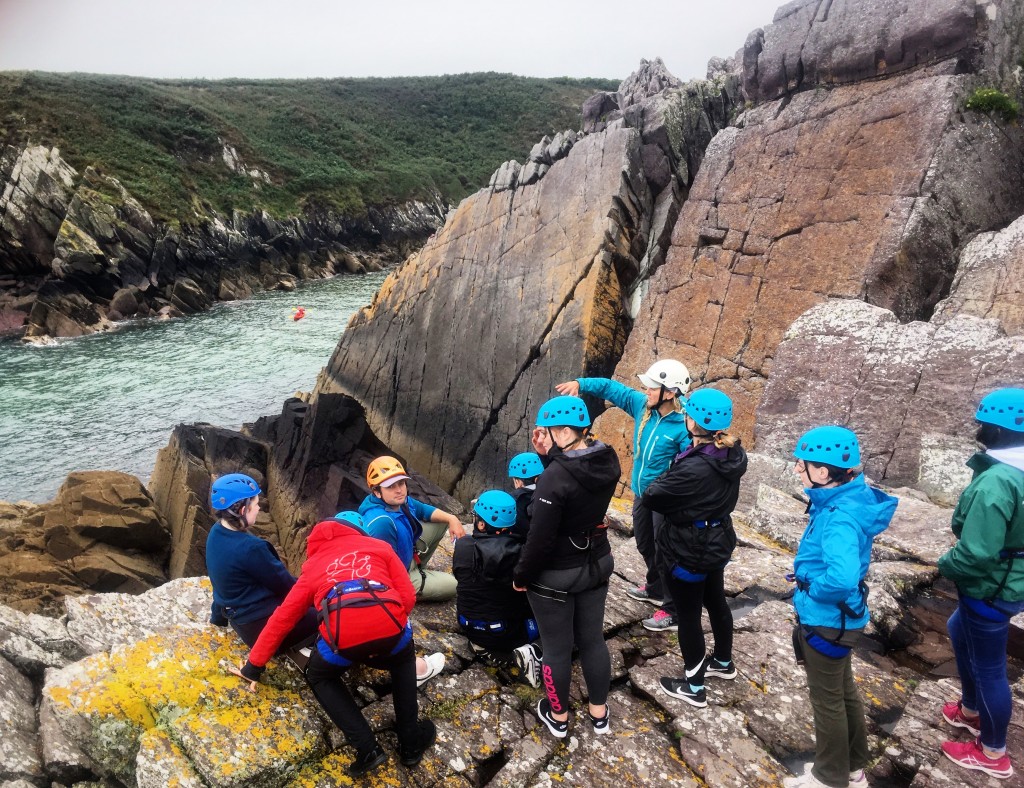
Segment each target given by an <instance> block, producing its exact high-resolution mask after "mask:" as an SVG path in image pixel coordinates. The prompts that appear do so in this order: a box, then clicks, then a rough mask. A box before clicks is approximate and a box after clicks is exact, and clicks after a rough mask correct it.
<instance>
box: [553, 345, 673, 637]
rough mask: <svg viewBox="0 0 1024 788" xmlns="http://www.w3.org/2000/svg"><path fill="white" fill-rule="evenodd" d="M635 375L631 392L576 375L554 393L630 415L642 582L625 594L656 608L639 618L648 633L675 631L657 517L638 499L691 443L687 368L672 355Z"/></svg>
mask: <svg viewBox="0 0 1024 788" xmlns="http://www.w3.org/2000/svg"><path fill="white" fill-rule="evenodd" d="M637 377H638V378H639V379H640V383H641V385H642V386H643V387H644V390H643V391H635V390H634V389H631V388H630V387H629V386H625V385H623V384H622V383H619V382H618V381H616V380H609V379H608V378H579V379H577V380H570V381H567V382H566V383H559V384H558V385H557V386H555V389H556V390H557V391H558V393H559V394H567V395H571V396H579V394H580V392H582V393H584V394H592V395H594V396H596V397H601V398H602V399H606V400H608V401H609V402H611V403H612V404H613V405H615V406H616V407H617V408H621V409H622V410H624V411H625V412H626V413H628V414H629V415H630V416H631V417H632V418H633V424H634V426H633V473H632V475H631V477H630V482H629V484H630V487H631V488H632V490H633V496H634V497H633V535H634V536H635V537H636V549H637V550H639V551H640V555H641V556H642V557H643V559H644V564H646V566H647V577H646V579H645V581H644V582H643V583H641V584H640V585H638V586H635V587H633V588H630V589H629V590H628V591H626V595H627V596H630V597H632V598H633V599H638V600H640V601H641V602H648V603H650V604H652V605H654V606H655V607H658V608H660V610H656V611H655V612H654V615H652V616H651V617H650V618H645V619H644V620H643V625H644V628H646V629H649V630H651V631H652V632H675V631H676V629H678V627H677V624H676V609H675V603H674V602H673V601H672V598H671V596H669V595H668V593H667V592H666V591H665V589H664V585H665V584H664V580H663V578H662V577H661V571H660V569H659V564H658V560H657V556H656V547H655V544H656V541H657V535H658V531H659V530H660V528H661V524H662V522H663V520H662V516H661V515H660V514H658V513H655V512H652V511H651V510H650V509H648V508H647V507H646V506H645V505H644V503H643V500H642V496H643V493H644V491H645V490H646V489H647V485H648V484H650V483H651V482H652V481H654V480H655V479H656V478H657V477H658V476H660V475H661V474H662V473H664V472H665V471H666V470H668V467H669V465H670V464H671V462H672V458H673V457H675V456H676V455H677V454H678V453H679V452H681V451H682V450H683V449H685V448H686V447H687V446H688V445H689V444H690V438H689V435H688V434H687V432H686V419H685V417H684V415H683V412H682V411H683V396H684V395H685V394H686V392H687V391H689V389H690V371H689V370H688V369H687V368H686V366H685V365H683V364H682V363H680V362H679V361H675V360H674V359H670V358H665V359H662V360H660V361H655V362H654V363H653V364H651V366H650V368H649V369H648V370H647V371H646V372H643V373H641V374H638V375H637Z"/></svg>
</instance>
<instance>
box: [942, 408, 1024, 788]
mask: <svg viewBox="0 0 1024 788" xmlns="http://www.w3.org/2000/svg"><path fill="white" fill-rule="evenodd" d="M975 419H977V421H978V425H979V428H978V433H977V441H978V443H980V444H981V445H982V446H983V447H984V448H983V449H982V451H979V452H978V453H976V454H975V455H974V456H973V457H971V459H970V460H968V461H967V467H969V468H970V469H971V470H972V471H974V478H973V479H972V480H971V483H970V484H969V485H968V486H967V489H965V490H964V491H963V493H962V494H961V495H960V500H959V501H957V505H956V509H954V510H953V533H954V534H955V535H956V537H957V540H958V541H957V542H956V544H955V545H953V547H952V548H951V549H950V550H949V552H947V553H946V554H945V555H943V556H942V557H941V558H940V559H939V573H940V574H942V575H943V576H944V577H948V578H949V579H950V580H952V581H953V582H954V583H956V587H957V592H958V594H959V598H960V601H959V605H958V606H957V609H956V610H955V611H953V615H952V616H950V618H949V624H948V628H949V637H950V640H951V641H952V643H953V653H954V654H955V656H956V667H957V673H959V675H960V685H961V690H962V693H963V694H962V696H961V698H960V699H959V700H957V701H952V702H950V703H947V704H946V705H945V706H944V707H943V708H942V717H943V719H944V720H945V721H946V722H948V723H949V724H950V725H952V726H954V727H957V728H963V729H964V730H966V731H968V732H969V733H970V734H971V739H970V740H969V741H965V742H961V741H947V742H943V743H942V752H943V754H944V755H945V756H946V757H947V758H949V759H950V760H951V761H953V762H954V763H956V764H957V765H959V766H963V767H964V768H966V769H976V770H978V771H982V772H984V773H985V774H988V775H991V776H992V777H997V778H999V779H1004V778H1007V777H1010V776H1011V775H1012V774H1013V766H1012V765H1011V764H1010V757H1009V755H1007V753H1006V731H1007V729H1008V727H1009V724H1010V716H1011V709H1012V705H1013V704H1012V700H1011V692H1010V684H1009V681H1008V680H1007V677H1006V645H1007V641H1008V638H1009V629H1010V619H1011V618H1012V617H1013V616H1015V615H1016V614H1018V613H1020V612H1021V611H1022V610H1024V389H1017V388H1004V389H999V390H997V391H993V392H992V393H991V394H989V395H988V396H986V397H985V398H984V399H982V400H981V404H980V405H979V406H978V410H977V413H976V414H975Z"/></svg>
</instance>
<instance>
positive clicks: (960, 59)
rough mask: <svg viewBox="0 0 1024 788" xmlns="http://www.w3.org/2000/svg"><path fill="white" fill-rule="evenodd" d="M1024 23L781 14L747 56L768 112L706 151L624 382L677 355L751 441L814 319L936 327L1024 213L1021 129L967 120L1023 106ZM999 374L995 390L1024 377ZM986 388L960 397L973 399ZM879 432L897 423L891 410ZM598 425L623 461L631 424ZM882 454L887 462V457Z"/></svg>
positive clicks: (822, 362)
mask: <svg viewBox="0 0 1024 788" xmlns="http://www.w3.org/2000/svg"><path fill="white" fill-rule="evenodd" d="M1021 24H1022V21H1021V8H1020V6H1019V4H1015V3H980V4H976V3H974V2H959V1H955V2H954V1H951V2H943V3H931V2H923V0H922V1H921V2H910V3H903V4H898V5H893V4H889V3H877V4H876V3H871V2H868V3H850V2H830V3H823V2H817V1H816V0H815V1H814V2H797V3H790V4H789V5H787V6H784V7H783V8H781V9H780V10H779V12H778V13H777V14H776V20H775V23H774V24H773V25H771V26H770V27H768V28H766V29H765V30H763V31H757V32H755V34H752V35H751V37H750V38H748V41H747V44H746V46H745V47H744V49H743V51H742V54H741V56H740V59H741V60H742V64H743V74H742V79H743V85H744V91H745V93H746V95H747V97H748V100H749V101H751V102H760V103H757V104H756V105H755V106H753V107H752V108H750V109H748V110H747V111H746V112H745V113H743V115H742V116H741V117H740V118H739V119H738V120H737V125H736V126H735V127H734V128H730V129H728V130H726V131H723V132H722V133H720V134H719V135H718V136H717V137H716V138H715V139H714V141H713V142H712V144H711V146H710V147H709V149H708V151H707V154H706V156H705V160H704V164H703V166H702V168H701V170H700V172H699V173H698V176H697V179H696V182H695V183H694V186H693V188H692V190H691V192H690V197H689V200H688V201H687V202H686V203H685V205H684V206H683V209H682V212H681V214H680V217H679V220H678V221H677V222H676V224H675V229H674V231H673V235H672V243H671V247H670V248H669V250H668V253H667V259H666V264H665V265H664V266H662V268H661V269H660V270H659V271H658V272H657V273H656V274H655V276H654V278H653V279H652V281H651V291H650V295H649V297H648V300H647V302H646V304H645V306H644V309H643V310H642V311H641V314H640V316H639V317H638V319H637V322H636V324H635V326H634V328H633V331H632V333H631V334H630V338H629V341H628V343H627V346H626V349H625V352H624V353H623V357H622V360H621V361H620V363H619V364H618V366H617V368H616V377H618V378H620V379H622V380H632V376H633V374H634V373H635V372H636V371H638V370H640V369H643V368H645V367H646V366H647V365H648V364H649V363H650V362H651V361H652V360H653V359H654V358H659V357H660V358H664V357H676V358H679V359H680V360H682V361H684V362H685V363H686V364H688V365H689V366H690V369H691V371H692V372H694V373H695V377H696V379H698V380H703V381H704V382H705V383H713V384H714V385H716V386H718V387H720V388H722V389H723V390H725V391H727V392H728V393H729V394H730V395H732V396H733V397H734V399H735V401H736V404H737V413H738V418H737V422H736V426H737V429H738V431H739V432H740V433H741V434H742V435H743V436H744V437H745V438H747V439H748V440H749V439H750V438H752V437H753V435H754V416H755V411H756V410H757V407H758V404H759V403H760V402H761V399H762V394H763V392H764V391H765V384H766V382H767V381H769V380H771V379H772V377H773V376H775V375H777V374H778V371H779V364H780V362H781V361H782V355H781V352H779V353H777V352H776V348H777V347H778V346H779V343H780V341H781V340H782V339H783V337H784V336H785V335H786V332H787V330H789V329H790V326H791V325H793V321H794V320H796V319H797V318H798V317H799V316H800V315H801V314H802V313H804V312H805V311H806V310H808V309H810V308H811V307H813V306H814V305H816V304H820V303H823V302H825V301H826V300H827V299H830V298H842V299H853V300H857V301H864V302H867V303H870V304H873V305H876V306H878V307H882V308H884V309H886V310H889V311H890V312H892V313H893V315H894V316H895V320H898V321H903V322H907V321H914V320H921V319H925V320H927V319H928V317H929V316H930V315H931V314H932V311H933V310H934V309H935V307H936V304H937V303H938V302H939V301H940V300H941V299H942V298H944V297H946V296H947V295H948V294H949V292H950V288H951V285H952V282H953V280H954V276H955V275H956V272H957V268H958V261H959V257H960V253H961V251H962V250H963V247H964V245H965V244H966V242H967V241H968V240H969V239H970V238H971V237H973V236H974V235H975V234H977V233H978V232H979V231H988V230H993V229H995V228H999V227H1002V226H1005V225H1006V224H1008V223H1009V222H1011V221H1012V220H1014V219H1015V218H1016V217H1017V216H1018V215H1019V214H1020V213H1021V211H1022V210H1024V178H1022V175H1024V160H1022V155H1024V154H1022V151H1024V146H1022V142H1024V138H1022V136H1021V131H1020V129H1019V128H1018V127H1017V126H1016V125H1006V124H1005V123H1003V122H1002V121H1001V120H1000V119H998V118H993V117H989V116H986V115H980V114H977V113H973V112H968V111H965V110H964V102H965V99H966V97H967V95H968V94H969V93H970V92H971V91H972V90H973V89H974V88H975V87H978V86H979V85H993V84H995V85H1002V87H1003V88H1004V89H1007V90H1010V91H1011V93H1014V92H1015V90H1016V88H1015V86H1014V84H1013V83H1012V82H1009V83H1007V84H1003V83H1000V82H999V80H1000V78H1001V76H1002V75H1005V74H1007V73H1008V72H1009V71H1010V70H1012V69H1011V68H1009V67H1008V64H1013V63H1016V57H1017V54H1016V53H1017V49H1018V48H1019V46H1020V38H1019V36H1018V33H1019V31H1020V28H1021ZM877 31H883V32H882V33H878V32H877ZM879 35H880V36H881V38H880V39H878V36H879ZM869 39H870V40H871V41H876V40H877V41H880V43H879V45H878V47H877V48H876V47H875V46H874V45H872V46H868V45H867V44H866V42H867V41H868V40H869ZM965 72H967V73H965ZM780 96H781V98H779V97H780ZM992 276H993V277H996V278H998V277H999V276H1000V274H999V273H998V272H993V274H992ZM962 286H963V285H961V287H962ZM968 289H969V288H968ZM966 292H967V291H965V296H964V297H965V298H966V297H969V296H967V295H966ZM986 292H989V293H991V292H992V288H991V287H990V288H989V289H988V290H987V291H986ZM986 297H987V296H986ZM1000 298H1003V296H1000ZM822 350H823V348H822V347H820V346H819V347H818V351H819V353H818V355H817V356H816V357H812V356H810V355H808V356H806V357H805V364H804V366H803V367H802V368H801V369H800V372H799V373H796V372H795V371H794V375H793V377H792V378H791V382H792V383H793V385H795V386H799V385H800V381H803V383H807V382H808V381H809V380H813V379H814V378H815V377H816V376H817V375H818V368H821V370H822V371H823V372H824V370H825V369H827V368H828V367H829V366H830V365H831V364H832V363H833V359H831V358H830V357H829V353H828V352H821V351H822ZM815 365H817V367H818V368H816V366H815ZM835 365H836V368H837V369H838V367H839V366H840V364H839V362H835ZM1001 369H1003V370H1004V371H1005V374H1003V375H1000V374H997V373H995V372H994V371H993V372H992V373H990V375H989V377H988V380H989V381H990V382H991V381H994V380H996V379H997V378H1001V377H1002V378H1005V377H1007V375H1008V374H1009V370H1011V369H1013V367H1012V366H1002V367H1001ZM801 376H802V377H801ZM907 382H910V383H911V384H912V381H903V383H904V384H905V383H907ZM893 384H894V385H900V383H899V382H898V381H895V380H894V381H893ZM958 385H959V384H958ZM982 385H984V384H982V383H980V382H979V383H978V386H979V389H978V390H975V389H974V382H973V380H967V381H964V382H963V384H962V386H961V387H960V392H961V394H960V396H961V398H962V399H964V400H966V399H968V398H969V397H972V396H975V395H976V394H977V393H978V391H980V387H981V386H982ZM856 389H857V387H856V385H855V384H851V385H849V386H847V388H846V389H845V390H844V391H845V394H849V395H851V396H845V395H844V396H843V397H841V400H842V401H843V402H850V401H852V400H853V399H855V398H856V395H853V392H854V391H855V390H856ZM824 395H825V392H824V390H815V389H814V387H813V386H809V387H808V388H807V395H806V397H805V399H806V401H807V409H808V414H807V417H808V418H811V419H812V420H813V418H816V419H817V421H816V422H815V423H820V422H822V421H828V420H829V419H832V418H840V417H841V416H842V415H843V414H842V413H840V412H839V411H841V408H833V407H832V406H833V405H834V404H835V402H834V401H825V399H824ZM813 403H820V404H821V410H820V412H819V413H818V414H817V416H816V417H812V416H811V415H810V411H813V409H814V407H815V405H814V404H813ZM790 406H791V405H788V404H787V405H786V407H790ZM900 412H901V411H897V413H900ZM766 415H767V412H766ZM873 416H877V417H878V418H880V419H882V420H883V421H885V422H888V423H890V424H892V423H893V422H895V423H896V424H898V423H899V421H900V416H898V415H897V416H895V417H894V416H893V415H892V414H891V413H883V412H881V409H880V410H879V411H876V412H875V413H874V414H873ZM758 421H759V423H760V419H759V420H758ZM840 421H842V422H843V423H846V421H845V419H843V418H840ZM865 424H866V420H860V421H856V422H854V423H853V424H852V426H854V427H863V426H864V425H865ZM601 426H602V427H603V428H604V429H605V430H606V431H608V432H609V433H610V434H614V435H615V436H616V444H617V445H618V446H619V447H621V448H623V449H625V448H627V447H628V444H629V435H630V432H631V431H629V430H628V429H627V425H625V424H624V423H623V421H622V419H621V418H619V419H606V420H605V421H604V422H602V425H601ZM797 426H798V425H797V424H796V423H793V424H791V427H793V428H796V427H797ZM893 429H895V430H897V431H898V427H893ZM758 435H760V426H759V432H758ZM795 437H796V435H794V434H793V433H792V431H789V432H788V433H787V437H786V439H785V440H782V439H781V437H780V439H779V440H778V441H777V443H773V445H777V446H782V445H783V444H785V443H786V441H792V440H794V439H795ZM759 440H760V438H759ZM883 446H887V444H885V443H883V444H881V445H879V446H878V447H877V448H875V451H876V452H877V453H878V454H879V455H881V454H883V453H886V452H889V451H890V450H889V449H885V448H883ZM780 451H781V449H780ZM875 469H876V468H874V467H873V470H875ZM904 471H906V469H904ZM904 471H900V472H895V468H894V472H895V477H896V478H900V479H904V480H906V479H907V478H908V477H907V473H906V472H904Z"/></svg>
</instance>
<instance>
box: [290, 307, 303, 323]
mask: <svg viewBox="0 0 1024 788" xmlns="http://www.w3.org/2000/svg"><path fill="white" fill-rule="evenodd" d="M293 311H294V313H295V314H293V315H292V320H302V318H304V317H305V316H306V310H305V309H303V308H302V307H301V306H300V307H299V308H298V309H295V310H293Z"/></svg>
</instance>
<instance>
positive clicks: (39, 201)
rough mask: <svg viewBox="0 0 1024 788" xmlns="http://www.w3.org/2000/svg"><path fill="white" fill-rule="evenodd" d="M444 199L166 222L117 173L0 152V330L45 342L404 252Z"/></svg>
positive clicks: (351, 269) (428, 229)
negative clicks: (356, 214) (361, 213)
mask: <svg viewBox="0 0 1024 788" xmlns="http://www.w3.org/2000/svg"><path fill="white" fill-rule="evenodd" d="M447 210H448V206H447V205H446V204H444V203H443V201H441V200H440V199H439V198H438V199H435V200H434V201H433V202H431V203H429V204H428V203H422V202H410V203H407V204H405V205H400V206H395V207H391V208H380V209H376V208H371V209H370V210H369V211H368V212H367V215H366V216H365V217H363V218H360V219H350V218H347V217H344V216H338V215H335V214H333V213H331V212H326V211H325V212H319V213H316V212H313V213H310V214H309V215H307V216H303V217H294V218H289V219H283V220H282V219H275V218H274V217H272V216H270V215H269V214H268V213H266V212H265V211H264V212H259V213H256V214H252V215H244V214H241V213H239V212H236V213H235V215H233V216H231V217H224V216H220V215H218V214H216V213H213V212H209V211H205V210H200V209H197V210H196V213H195V219H194V221H193V222H191V223H188V224H185V223H182V224H179V225H175V226H171V225H169V224H167V223H163V222H159V221H156V220H154V219H153V217H152V216H151V215H150V214H149V212H148V211H146V209H145V208H143V206H142V205H141V204H140V203H139V202H138V200H136V199H135V198H134V197H133V196H132V195H131V194H130V193H129V192H128V191H127V190H126V189H125V188H124V187H123V186H122V185H121V184H120V183H119V182H118V181H117V180H116V179H115V178H112V177H110V176H107V175H104V174H103V173H101V172H99V171H97V170H95V169H93V168H91V167H90V168H87V169H86V171H85V172H84V173H79V172H77V171H76V170H75V169H74V168H72V167H71V166H70V165H69V164H68V163H67V162H65V161H64V160H63V159H62V158H61V155H60V151H59V150H58V149H56V148H52V149H50V148H46V147H42V146H38V145H36V146H33V145H26V146H24V147H21V148H16V147H13V146H6V147H5V148H4V149H3V150H2V151H0V338H2V337H5V336H6V337H22V338H24V339H25V340H26V341H34V342H45V341H47V340H48V339H50V338H56V337H76V336H82V335H84V334H90V333H95V332H97V331H104V330H108V329H109V328H111V326H112V325H113V324H114V323H116V322H119V321H123V320H135V319H143V318H169V317H177V316H180V315H182V314H191V313H195V312H201V311H204V310H206V309H209V308H210V306H212V305H213V303H214V302H215V301H233V300H236V299H241V298H247V297H248V296H250V295H252V293H253V292H255V291H259V290H273V289H283V290H291V289H294V288H295V285H296V283H297V282H299V281H302V280H307V279H319V278H324V277H329V276H334V275H335V274H340V273H364V272H366V271H378V270H380V269H381V268H382V267H384V266H387V265H393V264H396V263H398V262H400V261H401V260H403V259H404V258H405V257H406V256H407V255H408V254H409V252H410V251H411V250H412V249H414V248H416V247H417V246H418V245H419V244H421V243H422V242H423V240H424V239H426V238H427V237H428V236H429V235H430V234H431V233H433V232H434V231H435V230H436V229H437V228H438V227H439V226H440V225H441V224H442V223H443V221H444V216H445V214H446V212H447Z"/></svg>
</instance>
